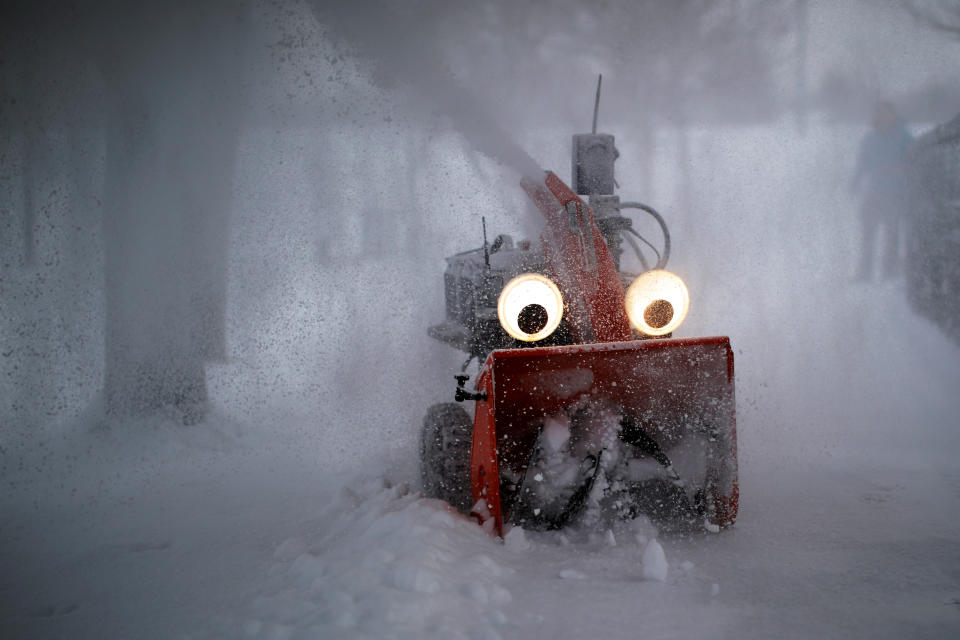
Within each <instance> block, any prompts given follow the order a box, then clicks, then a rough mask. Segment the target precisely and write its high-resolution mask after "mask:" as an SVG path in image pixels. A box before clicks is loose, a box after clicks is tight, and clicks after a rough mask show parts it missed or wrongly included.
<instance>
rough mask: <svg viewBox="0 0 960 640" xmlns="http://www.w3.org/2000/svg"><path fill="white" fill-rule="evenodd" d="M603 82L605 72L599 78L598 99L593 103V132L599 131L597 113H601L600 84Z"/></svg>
mask: <svg viewBox="0 0 960 640" xmlns="http://www.w3.org/2000/svg"><path fill="white" fill-rule="evenodd" d="M601 83H603V74H602V73H601V74H600V77H599V78H597V100H596V102H594V103H593V131H592V132H591V133H594V134H595V133H596V132H597V114H599V113H600V85H601Z"/></svg>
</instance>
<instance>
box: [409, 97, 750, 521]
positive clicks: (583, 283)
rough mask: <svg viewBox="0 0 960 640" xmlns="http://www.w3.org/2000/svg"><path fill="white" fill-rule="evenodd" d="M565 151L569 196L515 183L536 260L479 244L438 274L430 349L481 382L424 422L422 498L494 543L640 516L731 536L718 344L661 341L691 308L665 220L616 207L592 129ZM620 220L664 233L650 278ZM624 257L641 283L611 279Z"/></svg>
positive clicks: (610, 146)
mask: <svg viewBox="0 0 960 640" xmlns="http://www.w3.org/2000/svg"><path fill="white" fill-rule="evenodd" d="M597 101H598V102H599V86H598V88H597ZM573 143H574V153H573V185H574V189H571V188H569V187H568V186H567V185H566V184H564V183H563V181H561V180H560V179H559V178H558V177H557V176H556V175H555V174H553V173H552V172H547V173H546V176H545V178H544V180H543V182H542V183H541V182H534V181H531V180H524V181H523V182H522V186H523V188H524V189H525V191H526V192H527V194H528V195H529V196H530V198H531V199H532V200H533V202H534V203H535V204H536V206H537V208H538V209H539V210H540V212H541V213H542V214H543V216H544V217H545V219H546V225H545V228H544V231H543V233H542V235H541V238H540V242H539V243H538V244H533V243H530V242H526V241H524V242H519V243H516V244H514V242H513V240H512V239H511V238H510V237H509V236H506V235H499V236H497V237H496V238H495V239H494V241H493V242H492V243H489V244H488V243H487V240H486V231H485V229H484V245H483V247H482V248H478V249H475V250H473V251H467V252H464V253H460V254H457V255H455V256H453V257H451V258H448V259H447V264H448V266H447V270H446V273H445V274H444V284H445V290H446V321H445V322H444V323H443V324H440V325H437V326H433V327H430V329H429V334H430V335H431V336H432V337H434V338H436V339H437V340H440V341H442V342H444V343H446V344H449V345H451V346H453V347H455V348H457V349H460V350H462V351H464V352H466V353H467V354H469V356H470V357H469V358H468V359H467V362H466V363H465V364H464V366H463V371H466V369H467V367H468V366H469V364H470V362H471V361H472V360H473V359H474V358H477V360H478V362H483V365H482V367H481V368H480V371H479V375H478V376H477V380H476V386H475V388H474V389H473V390H470V389H468V388H467V387H466V382H467V381H468V380H469V376H468V375H466V374H465V373H464V372H463V371H461V373H460V374H459V375H457V376H456V380H457V387H456V389H455V400H456V401H457V402H453V403H444V404H438V405H434V406H432V407H431V408H430V410H429V411H428V412H427V416H426V418H425V419H424V429H423V438H422V442H421V445H422V446H421V463H422V474H423V484H424V489H425V492H426V494H428V495H430V496H431V497H437V498H441V499H443V500H446V501H447V502H449V503H450V504H451V505H453V506H454V507H455V508H457V509H458V510H460V511H461V512H463V513H465V514H466V513H469V514H471V515H473V516H474V517H476V518H477V519H478V520H479V521H480V523H481V524H482V526H483V527H484V528H485V529H487V530H489V531H490V532H492V533H495V534H497V535H502V534H503V525H504V523H505V522H510V523H514V524H518V525H521V526H523V527H525V528H528V529H557V528H561V527H564V526H567V525H570V524H575V523H582V524H584V525H590V524H591V521H593V522H598V523H599V522H609V521H610V519H612V518H624V519H630V518H635V517H637V516H640V515H645V516H647V517H648V518H650V519H651V520H652V521H653V522H654V523H655V524H657V526H659V527H660V528H661V529H665V530H674V531H677V530H679V531H696V530H711V531H715V530H718V529H719V528H720V527H724V526H728V525H731V524H733V522H734V520H735V519H736V516H737V507H738V495H739V493H738V486H737V450H736V426H735V406H734V380H733V352H732V350H731V348H730V341H729V338H727V337H705V338H673V337H671V336H672V332H673V331H674V330H675V329H676V328H677V327H678V326H679V325H680V324H681V323H682V322H683V319H684V317H685V315H686V313H687V308H688V306H689V296H688V292H687V289H686V286H685V285H684V284H683V282H682V281H681V280H680V278H678V277H677V276H675V275H673V274H672V273H670V272H668V271H666V270H664V266H665V265H666V262H667V258H668V257H669V249H670V240H669V233H668V231H667V227H666V224H665V223H664V221H663V218H662V217H661V216H660V215H659V214H658V213H657V212H656V211H654V210H653V209H651V208H650V207H647V206H645V205H641V204H639V203H627V202H624V203H621V202H620V201H619V197H618V196H616V195H612V193H613V190H614V180H613V163H614V160H615V158H616V156H617V152H616V149H615V147H614V140H613V136H611V135H607V134H597V133H596V113H595V114H594V133H591V134H581V135H575V136H574V138H573ZM578 194H580V195H586V196H588V203H589V205H588V203H585V202H584V201H583V200H582V199H581V198H580V197H579V195H578ZM625 208H639V209H642V210H644V211H646V212H648V213H650V214H651V215H652V216H653V217H654V218H655V219H656V220H657V222H658V223H659V225H660V228H661V230H662V232H663V235H664V248H663V252H662V253H658V261H657V263H656V264H655V265H654V266H653V268H650V269H647V263H646V262H645V260H644V256H643V254H642V252H641V250H640V247H639V245H638V244H637V243H636V241H635V240H634V237H639V235H638V234H636V232H635V231H634V230H633V228H632V221H631V220H630V219H629V218H627V217H625V216H622V215H621V213H620V212H621V210H622V209H625ZM484 227H485V225H484ZM641 239H642V238H641ZM622 240H627V242H628V244H630V245H631V246H632V247H633V248H634V250H635V251H636V253H637V255H638V257H639V258H640V263H641V264H642V265H643V267H644V269H646V270H645V271H644V272H643V273H642V274H640V275H639V276H637V275H633V274H628V273H625V272H622V271H620V268H619V263H620V260H619V258H620V255H621V253H622V249H621V241H622ZM464 401H471V402H474V403H475V406H474V413H473V416H472V417H471V416H470V415H469V414H468V413H467V411H466V410H465V409H464V408H463V407H464V405H463V404H460V403H462V402H464Z"/></svg>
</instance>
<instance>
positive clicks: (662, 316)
mask: <svg viewBox="0 0 960 640" xmlns="http://www.w3.org/2000/svg"><path fill="white" fill-rule="evenodd" d="M625 302H626V305H627V317H629V318H630V324H632V325H633V326H634V328H635V329H636V330H637V331H639V332H641V333H644V334H646V335H648V336H663V335H666V334H668V333H671V332H672V331H673V330H674V329H676V328H677V327H679V326H680V323H682V322H683V319H684V318H686V317H687V310H688V309H689V308H690V293H689V292H688V291H687V285H685V284H683V280H681V279H680V278H679V277H677V276H675V275H674V274H672V273H670V272H669V271H664V270H663V269H654V270H653V271H647V272H646V273H644V274H642V275H641V276H640V277H638V278H637V279H636V280H634V281H633V283H632V284H631V285H630V286H629V287H628V288H627V294H626V296H625Z"/></svg>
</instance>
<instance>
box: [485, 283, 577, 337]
mask: <svg viewBox="0 0 960 640" xmlns="http://www.w3.org/2000/svg"><path fill="white" fill-rule="evenodd" d="M497 317H498V318H499V319H500V326H502V327H503V329H504V331H506V332H507V333H509V334H510V335H511V336H513V337H514V338H516V339H517V340H523V341H524V342H535V341H537V340H543V339H544V338H546V337H547V336H549V335H550V334H551V333H553V332H554V331H556V329H557V327H558V326H560V320H561V319H562V318H563V297H562V296H561V295H560V290H559V289H557V285H555V284H553V282H552V281H551V280H550V278H547V277H545V276H542V275H540V274H538V273H524V274H521V275H519V276H517V277H516V278H514V279H513V280H511V281H510V282H508V283H507V286H505V287H504V288H503V291H501V292H500V299H499V300H497Z"/></svg>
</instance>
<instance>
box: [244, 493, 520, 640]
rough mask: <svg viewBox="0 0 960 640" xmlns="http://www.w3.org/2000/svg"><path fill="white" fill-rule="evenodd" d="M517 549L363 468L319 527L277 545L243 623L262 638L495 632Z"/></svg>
mask: <svg viewBox="0 0 960 640" xmlns="http://www.w3.org/2000/svg"><path fill="white" fill-rule="evenodd" d="M518 540H519V541H522V536H520V537H518V536H517V534H514V536H512V537H511V541H512V544H511V545H510V547H511V548H513V547H515V545H516V544H517V541H518ZM520 546H521V547H522V546H523V545H522V544H521V545H520ZM512 554H513V551H511V550H510V548H508V547H505V546H504V545H502V544H500V543H499V542H497V541H496V540H495V539H494V538H492V537H490V536H489V535H487V534H486V533H484V532H483V531H482V530H481V529H480V528H479V527H478V526H476V524H475V523H473V522H472V521H469V520H467V519H466V518H464V517H462V516H460V515H459V514H457V513H455V512H453V511H452V510H451V509H450V508H449V507H448V506H447V505H446V504H444V503H442V502H439V501H436V500H429V499H424V498H422V497H420V496H419V495H417V494H415V493H411V492H410V491H409V490H408V489H407V487H406V486H405V485H402V484H399V485H394V486H392V485H391V483H389V482H388V481H385V480H383V479H369V478H367V479H364V480H362V481H360V482H357V483H354V484H353V485H352V487H351V488H346V487H345V488H343V489H342V490H341V491H340V494H339V496H338V497H337V499H336V500H335V501H334V502H333V504H331V505H329V506H328V508H327V509H326V510H325V512H324V515H323V516H322V517H321V524H320V526H319V530H318V531H317V532H316V534H315V536H311V537H309V539H302V538H292V539H288V540H286V541H284V542H283V543H282V544H280V545H279V546H278V547H277V548H276V551H275V553H274V558H275V564H274V566H273V567H272V569H271V575H272V579H273V581H274V584H273V585H272V588H271V589H269V595H262V596H260V597H258V598H256V599H255V602H254V606H253V611H254V612H255V613H256V616H257V617H256V618H255V619H251V620H247V621H246V622H245V623H244V624H243V630H244V633H245V635H246V636H248V637H258V638H287V637H321V638H336V637H343V638H356V637H372V638H393V637H411V638H413V637H438V638H439V637H443V638H498V637H500V633H499V632H498V631H497V627H498V626H499V625H501V624H503V623H504V622H505V621H506V615H505V614H504V613H503V611H502V608H503V606H504V605H506V604H508V603H509V602H510V601H511V600H512V596H511V593H510V591H509V590H508V589H507V588H506V587H504V586H503V584H502V581H503V578H504V577H505V576H509V575H510V574H512V573H513V570H512V569H509V568H507V567H508V565H509V564H510V561H509V559H508V558H505V556H509V555H512Z"/></svg>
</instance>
